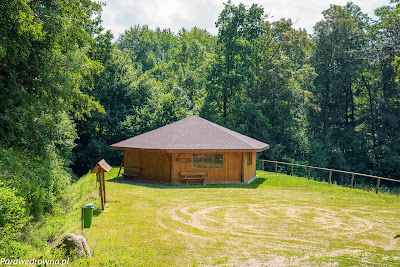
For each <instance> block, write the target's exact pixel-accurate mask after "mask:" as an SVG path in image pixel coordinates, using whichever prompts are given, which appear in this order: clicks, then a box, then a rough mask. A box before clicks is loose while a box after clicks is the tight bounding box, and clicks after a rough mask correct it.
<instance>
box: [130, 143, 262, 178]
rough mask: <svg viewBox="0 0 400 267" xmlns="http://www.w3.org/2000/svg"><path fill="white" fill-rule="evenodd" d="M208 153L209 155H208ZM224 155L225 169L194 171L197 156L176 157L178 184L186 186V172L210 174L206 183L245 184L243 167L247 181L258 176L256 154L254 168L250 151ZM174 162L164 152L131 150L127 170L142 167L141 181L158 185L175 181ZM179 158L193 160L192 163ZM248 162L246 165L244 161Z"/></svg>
mask: <svg viewBox="0 0 400 267" xmlns="http://www.w3.org/2000/svg"><path fill="white" fill-rule="evenodd" d="M204 154H208V153H207V152H204ZM222 154H223V167H222V168H204V169H203V168H201V169H199V168H193V153H176V154H175V170H173V171H174V173H175V183H186V181H185V180H183V176H181V175H180V172H182V171H207V172H208V179H207V181H206V183H216V182H241V181H242V179H241V178H242V177H241V176H242V166H244V171H243V174H244V177H243V181H247V180H248V179H250V178H252V177H254V176H255V175H256V152H252V157H253V162H252V165H247V152H232V153H222ZM171 159H172V155H167V153H166V152H164V151H146V150H127V151H126V154H125V167H139V168H141V172H140V174H139V175H140V177H139V179H142V180H148V181H158V182H166V183H170V182H171V175H172V172H171ZM179 159H190V162H185V160H181V162H179ZM242 160H243V161H244V162H243V161H242Z"/></svg>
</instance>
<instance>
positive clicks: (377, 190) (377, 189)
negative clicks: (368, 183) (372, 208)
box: [375, 179, 381, 194]
mask: <svg viewBox="0 0 400 267" xmlns="http://www.w3.org/2000/svg"><path fill="white" fill-rule="evenodd" d="M380 183H381V179H378V181H377V182H376V190H375V193H377V194H378V192H379V185H380Z"/></svg>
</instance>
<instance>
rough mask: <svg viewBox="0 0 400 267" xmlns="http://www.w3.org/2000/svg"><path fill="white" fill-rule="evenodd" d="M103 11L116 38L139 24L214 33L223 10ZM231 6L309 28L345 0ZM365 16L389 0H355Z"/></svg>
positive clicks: (184, 4)
mask: <svg viewBox="0 0 400 267" xmlns="http://www.w3.org/2000/svg"><path fill="white" fill-rule="evenodd" d="M105 2H106V4H107V6H105V7H104V8H103V26H104V27H105V28H106V29H109V30H111V31H112V32H113V34H114V36H115V37H118V36H119V34H121V33H123V32H124V31H125V30H127V29H128V28H129V27H131V26H134V25H137V24H141V25H148V26H149V27H150V28H152V29H155V28H156V27H160V28H162V29H163V28H170V29H171V30H172V31H174V32H178V31H179V30H180V29H182V28H186V29H191V28H193V27H195V26H197V27H199V28H201V29H207V30H208V31H209V32H211V33H212V34H217V29H216V28H215V22H216V21H217V19H218V15H219V13H220V12H221V11H222V9H223V7H224V4H223V3H224V2H227V0H226V1H219V0H190V1H189V0H105ZM232 2H233V3H234V4H239V3H244V4H245V5H248V6H250V5H251V4H253V3H255V4H258V5H261V6H262V7H263V8H264V11H265V13H268V14H269V15H270V16H271V17H273V19H274V20H278V19H280V18H291V19H292V21H293V22H296V24H295V27H296V28H305V29H306V30H307V32H309V33H311V32H312V28H313V26H314V25H315V23H317V22H318V21H319V20H321V19H322V15H321V12H322V11H323V10H325V9H327V8H329V6H330V4H337V5H344V4H346V2H347V1H346V0H330V1H327V0H319V1H318V0H302V1H299V0H279V1H276V0H233V1H232ZM353 2H354V3H355V4H356V5H358V6H360V7H361V10H362V11H363V12H364V13H368V15H369V16H370V17H373V14H374V10H375V9H376V8H377V7H379V6H382V5H385V4H389V2H390V1H389V0H384V1H382V0H354V1H353Z"/></svg>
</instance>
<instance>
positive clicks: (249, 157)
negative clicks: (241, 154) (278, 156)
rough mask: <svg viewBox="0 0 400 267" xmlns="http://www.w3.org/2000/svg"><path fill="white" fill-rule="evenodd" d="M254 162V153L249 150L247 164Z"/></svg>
mask: <svg viewBox="0 0 400 267" xmlns="http://www.w3.org/2000/svg"><path fill="white" fill-rule="evenodd" d="M251 164H253V155H252V153H251V152H247V165H251Z"/></svg>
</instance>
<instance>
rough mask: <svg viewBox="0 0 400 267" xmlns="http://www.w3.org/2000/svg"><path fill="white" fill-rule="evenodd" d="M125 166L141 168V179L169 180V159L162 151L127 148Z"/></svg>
mask: <svg viewBox="0 0 400 267" xmlns="http://www.w3.org/2000/svg"><path fill="white" fill-rule="evenodd" d="M125 167H139V168H141V171H140V173H139V177H138V179H141V180H148V181H158V182H164V183H170V182H171V178H170V177H171V176H170V175H171V161H170V159H169V158H168V156H167V154H166V153H165V152H164V151H145V150H127V151H126V154H125Z"/></svg>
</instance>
